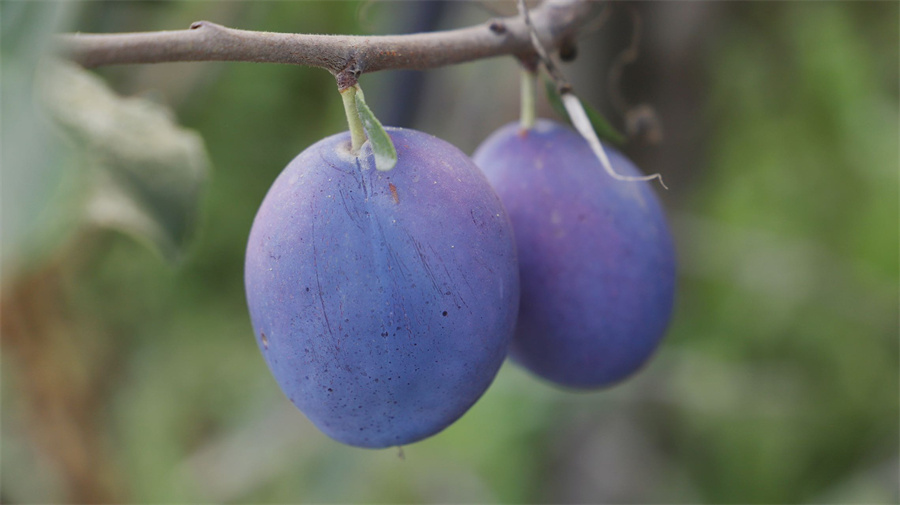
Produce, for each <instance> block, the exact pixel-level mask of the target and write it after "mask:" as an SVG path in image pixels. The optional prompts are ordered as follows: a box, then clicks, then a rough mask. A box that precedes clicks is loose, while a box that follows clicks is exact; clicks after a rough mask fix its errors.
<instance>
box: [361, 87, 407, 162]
mask: <svg viewBox="0 0 900 505" xmlns="http://www.w3.org/2000/svg"><path fill="white" fill-rule="evenodd" d="M356 111H357V112H359V119H360V120H361V121H362V124H363V128H364V129H365V130H366V136H367V137H369V142H370V143H371V144H372V152H373V153H374V154H375V168H377V169H378V170H382V171H388V170H390V169H392V168H394V165H396V164H397V150H396V149H395V148H394V143H393V142H392V141H391V137H390V136H388V133H387V131H386V130H385V129H384V126H381V121H379V120H378V118H377V117H375V114H374V113H373V112H372V109H370V108H369V106H368V105H366V99H365V97H364V96H363V92H362V89H360V88H359V86H357V87H356Z"/></svg>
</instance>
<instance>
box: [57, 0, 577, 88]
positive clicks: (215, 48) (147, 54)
mask: <svg viewBox="0 0 900 505" xmlns="http://www.w3.org/2000/svg"><path fill="white" fill-rule="evenodd" d="M589 9H590V5H589V2H587V1H586V0H546V1H545V2H544V3H543V4H542V5H541V6H540V7H539V8H537V9H535V10H534V11H533V12H532V13H531V18H532V24H533V25H534V27H535V28H536V29H537V31H538V33H539V34H540V37H541V39H542V42H543V43H544V44H545V45H546V46H547V47H558V45H559V43H560V42H561V41H562V40H564V39H565V38H566V37H569V36H571V35H572V34H574V33H575V32H576V31H577V30H578V29H579V27H580V26H581V24H582V23H583V22H584V21H585V20H586V19H587V16H586V14H587V12H588V10H589ZM57 37H58V38H57V42H58V49H59V52H60V53H62V54H63V55H64V56H67V57H68V58H70V59H72V60H74V61H76V62H77V63H80V64H81V65H83V66H85V67H98V66H103V65H120V64H130V63H162V62H172V61H250V62H266V63H286V64H294V65H307V66H313V67H320V68H324V69H326V70H328V71H330V72H331V73H332V74H334V75H335V76H337V77H338V85H339V86H340V87H341V88H345V87H347V86H352V85H353V84H355V82H356V78H357V77H358V76H359V75H360V74H362V73H366V72H375V71H378V70H389V69H411V70H425V69H430V68H436V67H442V66H446V65H452V64H455V63H462V62H466V61H472V60H477V59H483V58H490V57H494V56H501V55H516V56H522V55H526V54H529V53H532V52H533V51H534V49H533V47H532V44H531V40H530V38H529V31H528V27H527V26H526V25H525V22H524V20H523V19H522V18H521V17H510V18H503V19H498V20H494V21H492V22H489V23H484V24H482V25H477V26H473V27H469V28H461V29H457V30H449V31H442V32H431V33H418V34H410V35H384V36H371V37H368V36H350V35H306V34H293V33H271V32H254V31H247V30H236V29H233V28H227V27H224V26H221V25H218V24H215V23H211V22H209V21H198V22H196V23H194V24H192V25H191V27H190V29H188V30H179V31H162V32H145V33H118V34H80V33H79V34H62V35H58V36H57Z"/></svg>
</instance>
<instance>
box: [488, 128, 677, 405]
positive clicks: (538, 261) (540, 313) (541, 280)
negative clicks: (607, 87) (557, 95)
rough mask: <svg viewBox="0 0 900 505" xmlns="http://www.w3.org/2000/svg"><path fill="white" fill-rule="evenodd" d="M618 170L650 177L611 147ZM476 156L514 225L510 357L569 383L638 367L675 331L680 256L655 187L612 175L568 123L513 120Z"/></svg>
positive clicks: (593, 382)
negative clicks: (517, 297)
mask: <svg viewBox="0 0 900 505" xmlns="http://www.w3.org/2000/svg"><path fill="white" fill-rule="evenodd" d="M605 149H606V152H607V153H608V155H609V159H610V162H611V164H612V167H613V169H614V170H615V171H616V172H617V173H619V174H622V175H628V176H638V175H641V174H640V172H639V171H638V169H637V168H635V166H634V165H633V164H632V163H631V162H630V161H629V160H628V159H627V158H625V156H623V155H622V154H621V153H620V152H618V151H616V150H615V149H613V148H611V147H610V146H605ZM473 159H474V160H475V163H476V164H477V165H478V166H479V167H481V169H482V170H483V171H484V172H485V174H486V175H487V178H488V180H489V181H490V182H491V184H492V185H493V187H494V189H495V190H496V191H497V194H498V195H499V196H500V200H501V201H502V202H503V204H504V206H505V207H506V211H507V213H508V214H509V217H510V220H511V221H512V224H513V229H514V231H515V237H516V243H517V246H518V254H519V270H520V279H521V283H522V299H521V304H520V307H519V316H518V323H517V329H516V333H515V336H514V337H513V342H512V344H511V347H510V356H511V357H512V359H513V360H514V361H516V362H518V363H520V364H521V365H523V366H524V367H526V368H527V369H528V370H530V371H532V372H534V373H535V374H537V375H539V376H541V377H543V378H545V379H547V380H549V381H552V382H554V383H556V384H558V385H562V386H565V387H570V388H597V387H602V386H607V385H610V384H612V383H615V382H617V381H620V380H622V379H623V378H625V377H627V376H629V375H631V374H632V373H634V372H635V371H636V370H638V369H639V368H640V367H641V366H643V365H644V363H646V362H647V360H648V358H649V357H650V356H651V355H652V354H653V352H654V350H655V349H656V348H657V346H658V344H659V343H660V340H661V339H662V337H663V335H664V334H665V332H666V328H667V326H668V323H669V319H670V316H671V313H672V305H673V299H674V292H675V252H674V248H673V245H672V238H671V234H670V232H669V228H668V225H667V224H666V219H665V215H664V213H663V209H662V208H661V205H660V203H659V201H658V200H657V197H656V195H655V193H654V192H653V190H652V189H651V183H649V182H632V181H620V180H615V179H613V178H612V177H611V176H610V175H608V174H607V173H606V172H604V170H603V168H602V167H601V165H600V162H599V160H598V159H597V158H596V157H595V155H594V153H593V151H591V149H590V146H589V145H588V144H587V142H586V141H585V140H584V139H583V138H582V137H581V136H580V135H579V134H577V133H576V132H574V131H573V130H571V129H569V128H568V127H566V126H563V125H561V124H558V123H555V122H551V121H547V120H540V121H538V122H537V124H536V125H535V127H534V128H533V129H531V130H527V131H522V130H521V129H520V127H519V125H518V124H509V125H506V126H504V127H503V128H501V129H500V130H498V131H496V132H494V133H493V134H492V135H491V136H490V137H489V138H488V139H487V140H485V141H484V143H483V144H482V145H481V146H480V147H479V148H478V149H477V150H476V152H475V155H474V156H473Z"/></svg>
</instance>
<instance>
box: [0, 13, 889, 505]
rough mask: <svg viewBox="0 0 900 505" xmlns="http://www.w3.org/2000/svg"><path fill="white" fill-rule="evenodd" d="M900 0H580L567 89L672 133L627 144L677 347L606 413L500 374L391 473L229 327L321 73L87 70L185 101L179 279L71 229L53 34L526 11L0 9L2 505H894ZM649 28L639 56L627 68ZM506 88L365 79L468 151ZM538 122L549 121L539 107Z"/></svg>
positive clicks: (385, 115)
mask: <svg viewBox="0 0 900 505" xmlns="http://www.w3.org/2000/svg"><path fill="white" fill-rule="evenodd" d="M898 5H900V4H897V3H896V2H746V3H744V2H734V3H732V2H728V3H726V2H720V3H719V2H671V3H657V2H641V3H633V4H624V3H619V4H611V5H610V6H607V7H604V5H603V4H598V5H597V6H596V10H595V12H594V15H595V16H597V20H596V21H597V22H596V23H594V24H595V25H596V26H595V27H594V29H593V30H591V31H590V32H589V33H585V34H584V35H583V37H581V39H580V40H579V44H578V49H579V56H578V58H577V59H576V60H575V61H574V62H572V63H569V64H565V65H564V66H563V70H564V72H566V73H567V75H568V76H569V77H570V79H571V81H572V82H573V83H574V85H575V90H576V92H577V93H578V94H579V95H580V96H581V97H582V98H583V99H584V100H586V101H587V102H589V103H591V104H593V105H595V106H596V107H597V108H598V109H600V110H601V111H603V112H604V113H605V114H607V116H608V117H609V118H610V120H611V121H612V122H613V123H614V124H616V125H617V126H619V127H621V128H622V129H623V130H624V129H625V128H626V126H625V125H626V123H627V121H626V117H627V114H626V113H627V111H628V110H633V108H634V107H635V106H638V105H640V104H649V105H650V106H652V108H653V109H654V110H655V117H657V118H658V119H659V122H660V125H661V133H662V141H661V142H655V143H654V142H649V141H646V140H642V139H648V138H650V137H652V136H653V135H644V136H640V135H639V136H637V137H636V138H635V139H633V140H632V141H631V142H629V144H628V145H627V146H626V151H627V152H628V153H629V155H631V156H632V157H633V158H634V159H635V160H636V161H637V162H638V164H639V165H640V166H642V167H643V169H644V170H645V171H647V172H660V173H662V174H663V176H664V177H665V179H666V181H667V182H668V185H669V187H670V188H671V190H669V191H660V196H661V197H662V198H663V200H664V203H665V205H666V207H667V210H668V212H669V216H670V218H671V223H672V226H673V231H674V233H675V236H676V241H677V244H678V250H679V257H680V276H679V279H680V281H679V282H680V287H679V292H678V299H677V307H676V314H675V318H674V321H673V323H672V326H671V329H670V332H669V335H668V337H667V339H666V340H665V342H664V345H663V346H662V347H661V349H660V351H659V352H658V354H657V356H656V357H655V358H654V360H653V361H652V362H651V363H650V364H649V366H647V367H646V368H645V369H644V370H642V371H641V372H640V373H639V374H638V375H636V376H634V377H633V378H632V379H630V380H629V381H627V382H625V383H622V384H620V385H617V386H615V387H614V388H611V389H609V390H604V391H597V392H590V393H573V392H568V391H562V390H559V389H557V388H554V387H551V386H549V385H547V384H545V383H543V382H541V381H539V380H537V379H534V378H532V377H531V376H529V375H527V374H526V373H525V372H523V371H522V370H520V369H519V368H517V367H516V366H515V365H510V364H507V365H505V366H504V367H503V369H502V370H501V371H500V374H499V376H498V377H497V380H496V382H495V383H494V384H493V386H492V387H491V388H490V390H489V391H488V392H487V394H486V395H485V396H484V397H483V398H482V399H481V400H480V401H479V402H478V403H477V404H476V405H475V407H474V408H472V410H471V411H470V412H469V413H468V414H466V415H465V416H464V417H463V418H462V419H461V420H460V421H458V422H457V423H455V424H454V425H452V426H451V427H450V428H448V429H447V430H446V431H444V432H442V433H440V434H438V435H437V436H434V437H432V438H430V439H427V440H425V441H423V442H420V443H417V444H413V445H411V446H408V447H404V448H403V457H401V456H400V455H399V454H398V451H397V450H396V449H390V450H383V451H371V450H362V449H355V448H351V447H347V446H343V445H341V444H339V443H337V442H333V441H331V440H330V439H328V438H327V437H325V436H324V435H323V434H321V433H320V432H318V431H317V430H316V429H315V428H314V427H312V425H311V424H310V423H309V422H308V421H307V420H306V419H305V418H304V417H303V415H302V414H301V413H299V412H298V411H296V410H295V409H294V408H293V406H292V405H291V404H290V403H289V402H288V401H287V399H286V398H285V397H284V396H283V395H282V393H281V391H280V390H279V389H278V386H277V385H276V383H275V381H274V380H273V378H272V377H271V376H270V374H269V371H268V369H267V368H266V366H265V363H264V362H263V360H262V358H261V356H260V353H259V351H258V350H257V347H256V344H255V342H254V338H253V333H252V330H251V327H250V323H249V318H248V315H247V310H246V307H245V304H244V295H243V277H242V276H243V256H244V247H245V243H246V238H247V235H248V232H249V229H250V224H251V222H252V219H253V217H254V214H255V211H256V209H257V207H258V205H259V203H260V201H261V199H262V197H263V196H264V194H265V192H266V190H267V188H268V186H269V185H270V184H271V182H272V181H273V180H274V178H275V176H276V175H277V174H278V173H279V172H280V170H281V169H282V168H283V167H284V166H285V165H286V164H287V163H288V161H290V159H291V158H293V157H294V156H295V155H296V154H297V153H299V152H300V151H302V150H303V149H304V148H305V147H307V146H308V145H310V144H312V143H313V142H315V141H317V140H319V139H321V138H323V137H325V136H326V135H330V134H332V133H336V132H338V131H340V130H343V129H345V124H344V117H343V111H342V107H341V101H340V98H339V95H338V93H337V92H336V87H335V85H334V81H333V78H332V77H331V76H330V75H329V74H328V73H327V72H325V71H322V70H317V69H308V68H294V67H291V66H285V65H271V64H251V63H174V64H159V65H144V66H123V67H115V68H112V67H111V68H104V69H100V70H98V71H96V72H95V74H96V75H99V76H101V77H102V78H103V80H104V81H105V82H106V83H107V84H108V85H109V86H110V87H111V88H113V89H114V90H115V91H116V92H117V93H118V94H120V95H123V96H131V97H133V96H138V97H143V98H145V99H148V100H150V101H151V102H155V103H158V104H163V105H166V106H168V107H171V109H172V111H173V119H174V120H175V121H177V123H179V124H181V125H183V126H185V127H187V128H190V129H193V130H195V131H196V132H197V133H199V135H201V136H202V138H203V141H204V142H205V149H206V152H207V153H208V156H209V158H210V161H211V166H212V168H211V171H210V174H209V184H208V186H207V187H206V188H205V189H202V190H200V191H199V195H200V199H199V200H190V201H198V202H199V214H198V215H199V219H198V221H197V225H196V236H195V239H194V240H193V241H192V242H190V243H189V245H188V247H187V250H186V253H185V254H183V255H182V257H181V259H180V261H179V262H178V263H177V265H176V266H174V267H173V266H172V265H171V264H170V263H169V262H167V261H166V259H165V257H166V254H165V251H164V254H159V253H157V252H154V249H153V248H148V247H146V245H147V244H152V243H153V240H152V238H151V239H150V240H147V239H146V238H145V239H143V240H137V241H136V240H134V239H133V238H131V237H130V236H129V235H127V234H121V233H118V232H113V231H107V230H106V229H104V228H101V227H98V226H96V224H94V225H85V224H83V223H84V221H83V220H82V218H81V216H82V214H81V213H80V212H78V211H77V209H80V208H83V206H84V204H85V201H86V199H85V197H84V195H85V194H87V193H86V192H89V191H90V188H94V186H90V185H89V184H88V183H86V182H84V181H85V180H91V181H94V179H90V178H89V177H87V175H86V174H89V173H92V172H90V170H89V167H86V165H90V162H89V161H85V159H84V155H83V152H81V151H78V148H77V146H76V144H77V143H73V141H72V140H71V137H65V136H63V135H61V134H60V131H59V130H58V129H57V128H56V127H54V126H52V125H50V123H48V121H47V119H46V117H45V116H46V113H45V112H44V109H43V108H42V106H40V105H39V104H38V102H39V100H38V92H37V91H36V88H35V85H34V74H33V72H34V69H35V67H36V62H37V61H38V56H39V55H40V53H41V51H42V49H44V48H45V47H46V45H47V44H46V40H47V34H49V33H51V32H54V31H83V32H120V31H144V30H161V29H183V28H187V27H188V26H189V25H190V23H191V22H193V21H196V20H200V19H206V20H210V21H215V22H218V23H221V24H225V25H228V26H233V27H239V28H245V29H252V30H269V31H284V32H304V33H347V34H383V33H402V32H410V31H417V30H424V29H428V30H432V29H444V28H454V27H461V26H466V25H469V24H474V23H479V22H483V21H485V20H488V19H490V18H492V17H495V16H497V15H500V14H504V13H511V12H514V10H515V8H514V5H513V4H510V3H505V2H486V3H447V4H436V3H433V2H421V3H406V2H399V3H393V2H363V3H360V2H343V1H341V2H222V3H217V2H178V1H166V2H102V1H96V2H86V3H78V2H66V3H65V4H56V3H52V2H12V1H4V2H2V3H0V20H2V45H0V50H2V60H0V61H2V65H3V67H2V74H0V75H2V96H0V105H2V115H0V118H2V137H0V140H2V162H3V163H2V170H3V172H2V176H3V180H2V182H3V184H2V218H3V220H2V231H3V271H2V274H3V275H2V289H3V302H2V309H3V311H2V321H3V324H2V332H3V333H2V344H3V345H2V362H0V363H2V451H0V457H2V477H0V502H3V503H26V502H30V503H34V502H41V503H48V502H81V503H87V502H123V503H124V502H158V503H162V502H257V503H269V502H282V503H286V502H318V503H325V502H339V503H349V502H377V503H393V502H410V503H411V502H429V503H431V502H440V503H450V502H452V503H468V502H474V503H488V502H513V503H538V502H547V503H599V502H613V503H633V502H638V503H640V502H666V503H681V502H689V503H695V502H709V503H737V502H740V503H801V502H807V503H827V502H844V503H848V502H866V503H891V502H893V503H896V502H897V501H898V500H900V492H898V472H900V461H898V444H900V440H898V423H900V417H898V401H900V400H898V398H900V377H898V361H900V360H898V353H900V346H898V317H900V316H898V305H900V300H898V276H900V267H898V257H900V250H898V243H900V239H898V229H900V223H898V182H900V181H898V172H900V167H898V155H900V145H898V136H900V131H898V109H900V99H898V82H900V72H898V60H900V55H898V45H900V34H898V25H900V12H898ZM604 8H606V9H607V10H604ZM604 17H605V22H601V21H603V18H604ZM635 19H638V20H639V23H640V32H641V37H640V40H639V41H638V42H639V44H638V47H639V57H638V59H637V61H636V62H634V63H632V64H630V65H626V66H624V67H621V65H620V63H621V59H622V51H623V50H624V49H625V48H626V47H627V46H628V45H629V44H630V43H632V42H633V41H634V39H633V34H634V27H635V21H634V20H635ZM617 62H618V63H617ZM620 67H621V69H622V72H621V75H620V78H613V79H610V73H611V72H612V73H613V74H615V72H613V69H615V68H620ZM517 72H518V71H517V66H516V63H515V62H514V61H513V60H512V59H511V58H502V59H493V60H486V61H480V62H475V63H470V64H464V65H459V66H454V67H448V68H444V69H439V70H434V71H429V72H425V73H413V72H385V73H380V74H372V75H366V76H363V78H362V80H361V83H362V85H363V87H364V89H365V90H366V96H367V100H368V102H369V104H370V105H371V106H372V107H373V109H374V110H375V112H376V113H377V114H379V116H380V117H381V119H382V121H383V122H385V123H386V124H394V125H402V126H410V127H415V128H417V129H421V130H424V131H427V132H429V133H432V134H435V135H437V136H439V137H442V138H444V139H445V140H448V141H450V142H452V143H454V144H456V145H457V146H459V147H460V148H461V149H462V150H463V151H466V152H469V153H471V152H472V150H473V149H474V148H475V146H477V145H478V143H479V142H480V141H481V140H482V139H484V138H485V137H486V136H487V135H488V134H489V133H490V132H491V131H493V130H494V129H496V128H498V127H499V126H501V125H502V124H504V123H506V122H508V121H511V120H515V119H516V118H517V115H518V112H517V104H518V79H519V78H518V73H517ZM540 111H541V112H542V115H545V116H549V115H552V112H551V111H550V108H549V107H548V106H547V105H546V102H545V101H544V100H541V104H540ZM644 124H648V123H647V122H646V121H645V122H644ZM659 132H660V130H655V129H652V130H651V131H650V133H659ZM182 133H183V132H182ZM184 135H188V134H184ZM198 173H202V170H201V171H200V172H198ZM182 182H183V181H180V180H179V179H178V178H177V177H175V179H174V182H172V181H170V184H176V185H177V184H182ZM90 184H94V182H91V183H90ZM86 186H90V187H88V188H86ZM163 193H165V192H163ZM193 196H196V195H195V193H192V192H188V193H187V196H185V197H184V198H188V199H189V198H191V197H193ZM190 201H188V204H187V207H185V210H184V215H185V216H187V217H188V218H189V219H193V218H194V216H195V214H194V211H193V210H192V207H191V206H190ZM117 217H119V218H121V221H126V220H127V219H125V218H124V217H122V216H117ZM164 217H165V216H164ZM169 217H170V218H171V216H169ZM173 219H175V218H173ZM96 222H97V221H96V220H95V223H96ZM79 223H81V224H79ZM114 224H115V223H114ZM119 228H122V226H119ZM125 228H127V226H126V227H125ZM131 230H132V231H134V230H135V228H131ZM145 231H146V230H145ZM188 231H189V230H188ZM185 233H187V232H185ZM138 235H140V233H138ZM144 236H146V234H145V235H144ZM157 245H158V244H157Z"/></svg>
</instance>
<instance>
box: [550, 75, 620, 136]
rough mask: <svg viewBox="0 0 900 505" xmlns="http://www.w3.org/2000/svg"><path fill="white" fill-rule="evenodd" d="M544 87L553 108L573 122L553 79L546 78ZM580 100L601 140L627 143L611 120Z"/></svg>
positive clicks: (570, 122)
mask: <svg viewBox="0 0 900 505" xmlns="http://www.w3.org/2000/svg"><path fill="white" fill-rule="evenodd" d="M544 89H545V90H546V91H547V100H548V101H549V102H550V105H551V106H552V107H553V110H555V111H556V113H557V114H559V115H560V116H562V117H564V118H566V121H568V122H569V124H572V118H571V117H569V113H568V112H567V111H566V106H565V105H564V104H563V101H562V97H560V96H559V93H558V92H557V91H556V85H555V84H553V81H551V80H550V79H544ZM578 101H579V102H581V107H582V108H584V111H585V113H587V116H588V119H590V121H591V126H593V127H594V131H595V132H596V133H597V136H598V137H600V140H606V141H608V142H612V143H614V144H616V145H622V144H624V143H625V140H627V139H626V138H625V136H624V135H622V134H621V133H619V131H618V130H616V129H615V127H613V125H611V124H609V121H607V120H606V118H605V117H603V115H602V114H600V113H599V112H597V111H596V110H594V108H593V107H591V106H589V105H586V104H585V103H584V101H583V100H582V99H580V98H579V99H578Z"/></svg>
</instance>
